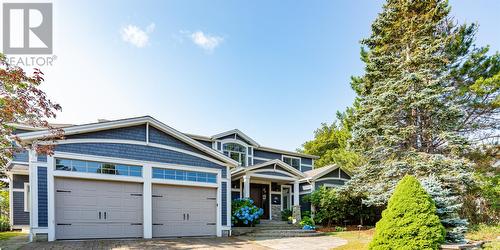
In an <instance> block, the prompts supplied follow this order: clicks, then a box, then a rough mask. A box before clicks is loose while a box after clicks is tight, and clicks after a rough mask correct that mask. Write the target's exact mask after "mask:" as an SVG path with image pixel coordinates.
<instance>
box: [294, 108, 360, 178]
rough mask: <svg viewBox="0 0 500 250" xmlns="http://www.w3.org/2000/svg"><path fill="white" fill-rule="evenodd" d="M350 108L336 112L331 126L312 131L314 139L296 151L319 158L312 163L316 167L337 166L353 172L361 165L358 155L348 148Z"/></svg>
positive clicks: (327, 125) (324, 125) (322, 126)
mask: <svg viewBox="0 0 500 250" xmlns="http://www.w3.org/2000/svg"><path fill="white" fill-rule="evenodd" d="M352 112H353V109H352V108H348V109H347V110H346V111H345V112H342V113H341V112H337V120H336V121H335V122H333V123H332V124H330V125H329V124H326V123H322V124H321V127H320V128H318V129H317V130H316V131H314V139H313V140H310V141H307V142H305V143H304V144H303V145H302V147H303V149H298V150H297V151H299V152H303V153H306V154H312V155H317V156H319V157H320V158H319V159H318V160H316V161H315V162H314V165H315V166H316V167H323V166H327V165H330V164H338V165H340V166H342V167H345V168H347V169H349V170H351V171H354V170H355V169H356V168H357V167H358V166H360V165H361V164H362V163H363V159H362V157H361V155H360V154H358V153H357V152H355V151H354V150H353V149H351V148H349V147H348V141H349V140H350V139H351V137H352V136H351V126H352V123H351V120H352V118H351V117H352Z"/></svg>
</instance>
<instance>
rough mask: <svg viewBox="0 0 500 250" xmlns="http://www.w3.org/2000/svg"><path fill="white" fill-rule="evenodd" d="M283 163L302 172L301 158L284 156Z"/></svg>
mask: <svg viewBox="0 0 500 250" xmlns="http://www.w3.org/2000/svg"><path fill="white" fill-rule="evenodd" d="M283 162H284V163H286V164H288V165H290V166H292V167H293V168H295V169H297V170H300V158H297V157H290V156H283Z"/></svg>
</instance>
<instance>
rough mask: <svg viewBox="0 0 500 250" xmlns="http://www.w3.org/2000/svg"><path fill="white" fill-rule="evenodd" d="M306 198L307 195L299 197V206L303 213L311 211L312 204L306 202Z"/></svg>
mask: <svg viewBox="0 0 500 250" xmlns="http://www.w3.org/2000/svg"><path fill="white" fill-rule="evenodd" d="M305 196H307V194H302V195H299V204H300V211H301V212H305V211H311V202H308V201H305V200H304V198H305Z"/></svg>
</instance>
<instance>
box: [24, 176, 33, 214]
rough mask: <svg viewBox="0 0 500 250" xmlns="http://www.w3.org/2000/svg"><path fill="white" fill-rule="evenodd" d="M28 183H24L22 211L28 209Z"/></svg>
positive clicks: (27, 210) (29, 205)
mask: <svg viewBox="0 0 500 250" xmlns="http://www.w3.org/2000/svg"><path fill="white" fill-rule="evenodd" d="M30 207H31V204H30V184H29V183H27V182H26V183H24V212H29V211H30Z"/></svg>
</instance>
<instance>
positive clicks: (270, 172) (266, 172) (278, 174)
mask: <svg viewBox="0 0 500 250" xmlns="http://www.w3.org/2000/svg"><path fill="white" fill-rule="evenodd" d="M256 174H267V175H274V176H283V177H290V176H289V175H286V174H282V173H278V172H273V171H265V172H258V173H256Z"/></svg>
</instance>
